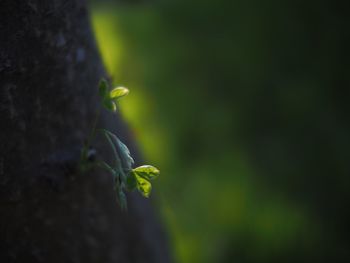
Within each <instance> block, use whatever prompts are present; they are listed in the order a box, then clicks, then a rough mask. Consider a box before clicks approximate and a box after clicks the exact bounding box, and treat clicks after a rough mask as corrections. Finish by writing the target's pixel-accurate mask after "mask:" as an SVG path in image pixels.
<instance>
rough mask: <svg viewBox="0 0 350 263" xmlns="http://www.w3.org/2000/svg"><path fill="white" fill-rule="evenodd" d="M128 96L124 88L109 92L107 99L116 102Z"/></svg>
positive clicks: (127, 91)
mask: <svg viewBox="0 0 350 263" xmlns="http://www.w3.org/2000/svg"><path fill="white" fill-rule="evenodd" d="M128 94H129V90H128V89H127V88H124V87H117V88H114V89H112V90H111V92H110V93H109V97H110V98H111V99H113V100H117V99H119V98H121V97H124V96H126V95H128Z"/></svg>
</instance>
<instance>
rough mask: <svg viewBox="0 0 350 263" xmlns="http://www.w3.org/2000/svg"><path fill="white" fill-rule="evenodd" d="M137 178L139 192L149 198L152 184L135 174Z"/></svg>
mask: <svg viewBox="0 0 350 263" xmlns="http://www.w3.org/2000/svg"><path fill="white" fill-rule="evenodd" d="M135 177H136V180H137V190H139V192H140V193H141V194H142V195H143V196H144V197H147V198H148V197H149V196H150V194H151V191H152V185H151V183H150V182H149V181H147V180H146V179H144V178H142V177H140V176H138V175H137V174H135Z"/></svg>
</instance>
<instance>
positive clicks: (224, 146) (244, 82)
mask: <svg viewBox="0 0 350 263" xmlns="http://www.w3.org/2000/svg"><path fill="white" fill-rule="evenodd" d="M336 3H337V1H334V2H332V1H322V0H320V1H299V0H297V1H292V0H287V1H273V0H268V1H259V0H248V1H247V0H246V1H243V0H231V1H229V0H218V1H214V0H201V1H199V0H192V1H185V0H179V1H157V0H154V1H152V0H149V1H146V0H144V1H136V0H134V1H127V0H125V1H91V4H90V11H91V16H92V24H93V28H94V30H95V34H96V38H97V42H98V45H99V48H100V51H101V54H102V57H103V60H104V63H105V65H106V68H107V70H108V72H109V74H110V75H111V77H112V79H113V82H114V84H120V85H124V86H126V87H128V88H129V89H130V90H131V93H130V95H129V96H128V98H127V99H125V100H122V102H121V112H122V115H123V116H124V117H125V119H126V120H127V121H128V122H129V123H130V126H131V128H132V131H133V132H134V134H135V136H136V139H137V141H138V143H139V145H140V147H141V150H142V152H143V153H144V156H145V159H146V160H147V161H149V163H152V164H154V165H156V166H157V167H159V168H160V170H161V171H162V175H161V177H160V179H159V180H158V181H157V182H155V186H154V189H155V192H154V194H155V195H156V199H155V201H156V202H157V203H156V204H157V205H158V207H159V211H160V213H161V216H162V218H163V220H164V224H165V225H166V227H167V230H168V233H169V239H170V244H171V248H172V250H173V254H174V258H175V261H176V262H179V263H196V262H200V263H207V262H208V263H209V262H215V263H216V262H219V263H221V262H222V263H225V262H350V241H349V240H350V239H349V233H350V232H349V222H350V221H349V216H348V210H349V201H348V200H349V197H350V196H349V186H350V177H349V176H350V173H349V172H350V162H349V160H350V154H349V148H350V137H349V134H350V122H349V108H350V107H349V98H350V97H349V95H350V90H349V82H350V62H349V61H350V56H349V47H350V45H349V44H350V43H349V42H350V41H349V40H350V16H349V14H348V12H347V10H349V9H348V8H346V4H345V5H344V6H340V5H339V3H337V4H336Z"/></svg>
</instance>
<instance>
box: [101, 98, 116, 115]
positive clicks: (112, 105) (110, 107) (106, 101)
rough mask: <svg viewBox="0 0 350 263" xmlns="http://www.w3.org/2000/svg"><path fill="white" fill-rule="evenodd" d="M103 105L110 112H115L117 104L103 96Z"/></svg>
mask: <svg viewBox="0 0 350 263" xmlns="http://www.w3.org/2000/svg"><path fill="white" fill-rule="evenodd" d="M103 106H104V107H105V109H106V110H109V111H112V112H116V111H117V105H116V104H115V102H114V101H112V100H110V99H108V98H105V99H104V100H103Z"/></svg>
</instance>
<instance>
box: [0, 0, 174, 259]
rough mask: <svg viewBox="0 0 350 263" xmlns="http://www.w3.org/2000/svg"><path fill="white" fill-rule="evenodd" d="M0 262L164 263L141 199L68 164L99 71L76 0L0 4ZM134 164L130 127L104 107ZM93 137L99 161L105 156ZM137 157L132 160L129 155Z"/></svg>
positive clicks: (77, 147)
mask: <svg viewBox="0 0 350 263" xmlns="http://www.w3.org/2000/svg"><path fill="white" fill-rule="evenodd" d="M0 14H1V15H0V17H1V24H0V33H1V42H0V43H1V44H0V84H1V90H0V94H1V95H0V117H1V130H0V143H1V146H0V237H1V240H0V252H1V254H0V262H84V263H87V262H105V263H106V262H107V263H108V262H152V263H153V262H162V263H164V262H169V253H168V251H167V246H166V242H165V241H166V240H165V237H164V235H163V232H162V229H161V227H160V224H159V222H158V220H157V217H156V216H154V211H153V210H152V207H151V205H150V203H149V201H148V200H145V199H143V198H141V197H139V196H138V195H137V194H135V195H134V194H131V195H129V196H128V205H129V210H128V212H121V211H120V208H119V206H118V204H117V203H116V194H115V192H114V190H113V181H112V177H111V175H109V174H106V173H104V172H103V171H100V170H99V169H94V170H91V171H89V172H87V173H83V174H82V173H79V172H78V170H77V169H76V167H77V165H78V162H79V158H80V151H81V147H82V145H83V142H84V140H86V139H87V137H88V135H89V133H90V130H91V126H92V122H93V119H94V118H95V114H96V112H97V111H98V108H99V107H100V104H99V98H98V95H97V83H98V81H99V79H100V78H101V77H103V76H104V75H105V72H104V69H103V66H102V64H101V60H100V58H99V55H98V52H97V49H96V46H95V42H94V39H93V35H92V32H91V29H90V25H89V19H88V14H87V12H86V7H85V1H82V0H71V1H65V0H52V1H44V0H42V1H39V0H32V1H30V0H27V1H23V0H4V1H1V3H0ZM98 126H100V127H104V128H108V129H110V130H112V131H114V132H115V133H116V134H118V135H119V136H120V137H121V138H122V140H123V141H124V142H125V143H126V144H127V145H128V146H129V148H130V150H131V152H132V153H133V156H134V157H136V162H137V160H138V154H137V152H136V149H135V145H134V144H133V143H132V138H131V136H130V132H128V130H127V128H126V126H125V124H124V123H123V122H122V121H121V120H120V118H119V117H118V118H117V120H116V119H115V117H113V116H111V115H110V114H109V113H103V114H102V116H101V120H100V122H99V124H98ZM107 146H108V145H107V143H106V142H105V141H104V139H103V138H99V137H97V139H96V140H95V142H94V147H95V148H96V150H97V158H100V156H104V158H106V156H108V155H109V154H110V153H109V151H108V147H107ZM135 155H136V156H135Z"/></svg>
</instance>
